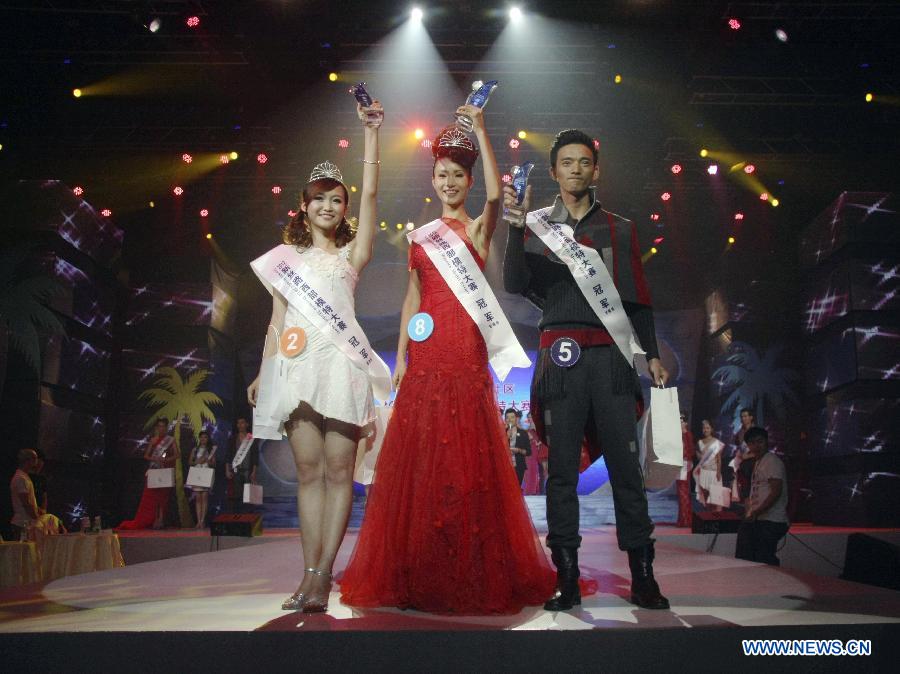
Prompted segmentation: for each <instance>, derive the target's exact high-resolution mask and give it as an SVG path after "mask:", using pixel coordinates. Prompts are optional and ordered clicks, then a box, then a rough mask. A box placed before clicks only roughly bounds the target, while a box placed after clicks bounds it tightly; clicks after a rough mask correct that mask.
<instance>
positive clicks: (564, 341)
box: [550, 337, 581, 367]
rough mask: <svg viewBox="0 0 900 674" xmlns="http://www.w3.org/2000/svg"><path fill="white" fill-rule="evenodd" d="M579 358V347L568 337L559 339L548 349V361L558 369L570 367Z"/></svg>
mask: <svg viewBox="0 0 900 674" xmlns="http://www.w3.org/2000/svg"><path fill="white" fill-rule="evenodd" d="M579 358H581V347H580V346H578V342H576V341H575V340H574V339H572V338H570V337H560V338H559V339H557V340H556V341H555V342H553V346H551V347H550V359H551V360H552V361H553V362H554V363H556V364H557V365H558V366H559V367H572V366H573V365H574V364H575V363H577V362H578V359H579Z"/></svg>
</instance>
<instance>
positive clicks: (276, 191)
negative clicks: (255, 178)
mask: <svg viewBox="0 0 900 674" xmlns="http://www.w3.org/2000/svg"><path fill="white" fill-rule="evenodd" d="M272 194H281V185H273V186H272Z"/></svg>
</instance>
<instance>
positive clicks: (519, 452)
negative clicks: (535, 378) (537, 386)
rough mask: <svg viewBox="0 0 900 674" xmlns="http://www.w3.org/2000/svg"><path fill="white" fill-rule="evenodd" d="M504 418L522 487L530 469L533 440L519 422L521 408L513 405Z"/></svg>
mask: <svg viewBox="0 0 900 674" xmlns="http://www.w3.org/2000/svg"><path fill="white" fill-rule="evenodd" d="M503 418H504V419H505V420H506V437H507V438H509V451H510V453H511V454H512V457H513V465H515V467H516V480H517V481H518V484H519V487H521V486H522V480H523V479H524V478H525V471H527V470H528V463H527V457H529V456H531V441H530V440H529V439H528V433H527V431H525V429H523V428H522V426H521V425H520V424H519V421H520V420H521V419H522V413H521V412H520V411H519V410H516V409H513V408H512V407H510V408H507V410H506V411H505V412H504V413H503Z"/></svg>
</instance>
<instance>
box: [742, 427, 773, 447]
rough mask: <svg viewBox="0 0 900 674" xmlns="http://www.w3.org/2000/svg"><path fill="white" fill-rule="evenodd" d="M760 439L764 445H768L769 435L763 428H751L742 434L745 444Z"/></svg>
mask: <svg viewBox="0 0 900 674" xmlns="http://www.w3.org/2000/svg"><path fill="white" fill-rule="evenodd" d="M760 438H762V439H763V440H765V441H766V444H768V443H769V434H768V433H767V432H766V429H765V428H760V427H759V426H751V427H750V428H748V429H747V432H746V433H744V442H745V443H747V444H750V443H751V442H755V441H756V440H759V439H760Z"/></svg>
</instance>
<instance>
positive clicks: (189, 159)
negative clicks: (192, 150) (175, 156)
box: [181, 152, 194, 164]
mask: <svg viewBox="0 0 900 674" xmlns="http://www.w3.org/2000/svg"><path fill="white" fill-rule="evenodd" d="M181 161H183V162H184V163H185V164H190V163H191V162H192V161H194V158H193V157H192V156H191V155H189V154H188V153H187V152H185V153H184V154H183V155H181Z"/></svg>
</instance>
